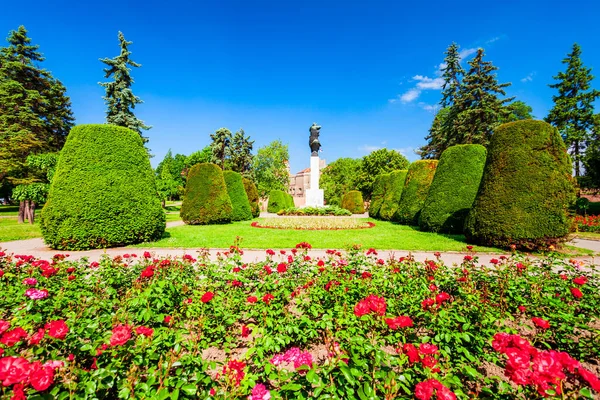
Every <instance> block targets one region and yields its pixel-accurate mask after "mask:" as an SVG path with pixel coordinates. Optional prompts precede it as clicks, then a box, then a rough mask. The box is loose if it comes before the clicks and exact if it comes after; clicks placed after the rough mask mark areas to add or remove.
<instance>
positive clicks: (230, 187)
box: [223, 171, 252, 221]
mask: <svg viewBox="0 0 600 400" xmlns="http://www.w3.org/2000/svg"><path fill="white" fill-rule="evenodd" d="M223 178H224V179H225V185H227V193H228V194H229V199H230V200H231V206H232V207H233V213H232V214H231V220H232V221H248V220H251V219H252V209H251V208H250V201H249V200H248V195H247V194H246V189H244V182H242V175H240V174H238V173H237V172H234V171H224V172H223Z"/></svg>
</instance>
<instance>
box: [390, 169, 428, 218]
mask: <svg viewBox="0 0 600 400" xmlns="http://www.w3.org/2000/svg"><path fill="white" fill-rule="evenodd" d="M437 164H438V161H437V160H418V161H415V162H414V163H412V164H410V166H409V167H408V173H407V174H406V181H405V182H404V189H403V190H402V196H401V197H400V204H398V209H397V210H396V213H395V214H394V216H393V218H392V219H393V220H394V221H398V222H400V223H401V224H405V225H418V223H419V214H420V213H421V208H423V203H424V202H425V199H426V198H427V193H428V192H429V186H430V185H431V181H432V180H433V176H434V175H435V169H436V167H437Z"/></svg>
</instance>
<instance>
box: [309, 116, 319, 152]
mask: <svg viewBox="0 0 600 400" xmlns="http://www.w3.org/2000/svg"><path fill="white" fill-rule="evenodd" d="M308 130H309V132H310V136H309V138H308V145H309V146H310V151H311V152H312V153H311V156H318V155H319V149H320V148H321V143H320V142H319V131H320V130H321V127H320V126H319V125H317V124H316V123H313V124H312V126H311V127H310V128H309V129H308Z"/></svg>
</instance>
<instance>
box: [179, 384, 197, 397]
mask: <svg viewBox="0 0 600 400" xmlns="http://www.w3.org/2000/svg"><path fill="white" fill-rule="evenodd" d="M181 390H182V391H183V393H184V394H186V395H188V396H194V395H195V394H196V385H193V384H191V383H188V384H187V385H183V386H182V387H181Z"/></svg>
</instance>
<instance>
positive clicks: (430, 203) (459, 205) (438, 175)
mask: <svg viewBox="0 0 600 400" xmlns="http://www.w3.org/2000/svg"><path fill="white" fill-rule="evenodd" d="M485 157H486V150H485V147H483V146H482V145H479V144H463V145H457V146H452V147H449V148H448V149H446V150H445V151H444V152H443V153H442V156H441V157H440V162H439V164H438V167H437V169H436V172H435V176H434V177H433V182H431V187H430V188H429V193H428V194H427V198H426V199H425V203H424V204H423V209H422V210H421V215H420V217H419V227H420V228H421V230H424V231H430V232H444V233H462V232H463V227H464V225H465V218H466V217H467V214H468V213H469V210H470V209H471V207H472V206H473V201H475V196H477V190H478V189H479V184H480V183H481V176H482V175H483V167H484V166H485Z"/></svg>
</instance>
